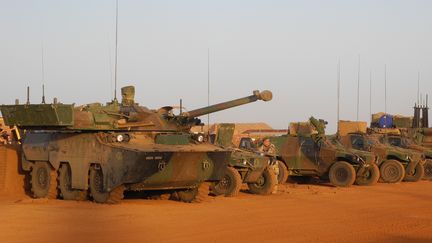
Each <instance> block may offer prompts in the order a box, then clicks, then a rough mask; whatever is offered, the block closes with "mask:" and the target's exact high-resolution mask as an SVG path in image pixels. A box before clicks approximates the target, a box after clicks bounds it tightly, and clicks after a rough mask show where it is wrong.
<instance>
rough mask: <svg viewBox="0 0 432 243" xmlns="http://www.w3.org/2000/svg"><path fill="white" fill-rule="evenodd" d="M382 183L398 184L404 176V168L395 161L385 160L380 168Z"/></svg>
mask: <svg viewBox="0 0 432 243" xmlns="http://www.w3.org/2000/svg"><path fill="white" fill-rule="evenodd" d="M380 173H381V179H382V182H385V183H398V182H401V181H402V179H403V178H404V175H405V168H404V166H403V165H402V164H401V163H400V162H399V161H397V160H387V161H386V162H384V163H383V164H382V165H381V166H380Z"/></svg>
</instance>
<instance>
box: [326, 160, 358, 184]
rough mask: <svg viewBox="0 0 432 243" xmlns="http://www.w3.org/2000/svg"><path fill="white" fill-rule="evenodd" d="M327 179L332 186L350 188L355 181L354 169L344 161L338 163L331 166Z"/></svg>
mask: <svg viewBox="0 0 432 243" xmlns="http://www.w3.org/2000/svg"><path fill="white" fill-rule="evenodd" d="M329 179H330V183H331V184H333V185H334V186H339V187H348V186H351V185H352V184H354V181H355V179H356V173H355V170H354V167H353V166H352V165H351V164H349V163H347V162H345V161H338V162H336V163H334V164H333V165H332V166H331V168H330V171H329Z"/></svg>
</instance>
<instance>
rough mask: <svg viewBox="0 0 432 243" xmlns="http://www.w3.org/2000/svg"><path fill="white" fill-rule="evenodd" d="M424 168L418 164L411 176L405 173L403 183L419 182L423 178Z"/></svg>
mask: <svg viewBox="0 0 432 243" xmlns="http://www.w3.org/2000/svg"><path fill="white" fill-rule="evenodd" d="M424 173H425V172H424V167H423V165H422V164H421V163H418V164H417V165H416V167H415V169H414V172H413V174H411V175H408V173H406V172H405V178H404V181H408V182H417V181H419V180H421V179H422V178H423V176H424Z"/></svg>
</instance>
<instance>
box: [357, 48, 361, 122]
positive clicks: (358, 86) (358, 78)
mask: <svg viewBox="0 0 432 243" xmlns="http://www.w3.org/2000/svg"><path fill="white" fill-rule="evenodd" d="M359 108H360V54H359V55H358V71H357V121H358V120H359Z"/></svg>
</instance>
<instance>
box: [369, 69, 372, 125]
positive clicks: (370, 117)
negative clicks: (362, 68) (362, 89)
mask: <svg viewBox="0 0 432 243" xmlns="http://www.w3.org/2000/svg"><path fill="white" fill-rule="evenodd" d="M369 119H372V71H369Z"/></svg>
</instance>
